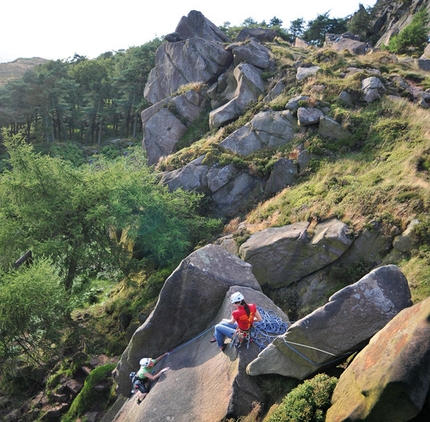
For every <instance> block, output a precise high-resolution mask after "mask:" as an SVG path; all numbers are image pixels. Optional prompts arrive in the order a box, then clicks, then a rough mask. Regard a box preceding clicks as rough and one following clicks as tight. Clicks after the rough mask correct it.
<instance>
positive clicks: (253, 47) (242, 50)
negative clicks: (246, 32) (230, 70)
mask: <svg viewBox="0 0 430 422" xmlns="http://www.w3.org/2000/svg"><path fill="white" fill-rule="evenodd" d="M226 50H229V51H231V52H232V53H233V64H234V65H235V66H237V65H238V64H239V63H242V62H246V63H249V64H252V65H253V66H256V67H259V68H260V69H267V68H268V67H269V66H270V65H271V63H272V61H271V52H270V50H269V49H268V48H267V47H265V46H264V45H262V44H260V43H258V42H257V41H255V40H251V41H249V42H248V43H245V44H242V43H238V44H232V45H231V46H228V47H226Z"/></svg>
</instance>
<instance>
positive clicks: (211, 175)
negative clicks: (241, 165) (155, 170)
mask: <svg viewBox="0 0 430 422" xmlns="http://www.w3.org/2000/svg"><path fill="white" fill-rule="evenodd" d="M204 159H205V156H201V157H199V158H197V159H195V160H193V161H191V162H190V163H188V164H187V165H185V166H184V167H182V168H180V169H177V170H172V171H170V172H165V173H163V174H162V176H161V179H160V183H161V184H165V185H167V186H168V187H169V189H170V190H171V191H173V190H176V189H179V188H182V189H185V190H189V191H195V192H201V193H205V194H207V195H210V199H211V201H212V213H213V214H214V215H216V216H217V217H233V216H235V215H237V214H238V213H239V212H244V211H247V210H248V207H249V204H250V203H253V202H254V201H255V200H256V199H258V198H259V197H260V195H261V192H262V191H263V186H264V181H263V180H261V179H259V178H258V177H255V176H252V175H250V174H248V173H247V172H246V171H244V170H239V169H238V168H237V167H235V166H234V165H233V164H227V165H226V166H220V165H219V164H214V165H213V166H212V167H208V165H206V164H204V163H205V161H204Z"/></svg>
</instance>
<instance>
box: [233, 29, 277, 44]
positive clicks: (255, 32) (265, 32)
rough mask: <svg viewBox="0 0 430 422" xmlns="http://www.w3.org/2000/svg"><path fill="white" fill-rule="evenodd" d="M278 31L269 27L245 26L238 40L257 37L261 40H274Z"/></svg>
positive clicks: (238, 35)
mask: <svg viewBox="0 0 430 422" xmlns="http://www.w3.org/2000/svg"><path fill="white" fill-rule="evenodd" d="M277 35H278V32H277V31H276V30H274V29H267V28H243V29H241V31H240V32H239V34H237V37H236V41H246V40H248V39H250V38H255V39H257V40H258V41H261V42H272V41H273V40H274V39H275V37H276V36H277Z"/></svg>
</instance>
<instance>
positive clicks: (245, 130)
mask: <svg viewBox="0 0 430 422" xmlns="http://www.w3.org/2000/svg"><path fill="white" fill-rule="evenodd" d="M296 131H297V122H296V119H295V118H294V117H293V116H292V115H291V113H290V112H289V111H261V112H259V113H258V114H257V115H256V116H255V117H254V118H253V119H252V120H251V121H250V122H249V123H247V124H246V125H245V126H242V127H241V128H239V129H237V130H236V131H234V132H233V133H232V134H231V135H229V136H227V138H225V139H224V140H223V141H222V142H221V143H220V146H221V147H223V148H225V149H226V150H228V151H231V152H233V153H235V154H238V155H241V156H246V155H249V154H253V153H254V152H256V151H258V150H260V149H263V148H267V147H275V148H276V147H280V146H283V145H286V144H287V143H288V142H290V141H291V140H292V139H293V137H294V134H295V133H296Z"/></svg>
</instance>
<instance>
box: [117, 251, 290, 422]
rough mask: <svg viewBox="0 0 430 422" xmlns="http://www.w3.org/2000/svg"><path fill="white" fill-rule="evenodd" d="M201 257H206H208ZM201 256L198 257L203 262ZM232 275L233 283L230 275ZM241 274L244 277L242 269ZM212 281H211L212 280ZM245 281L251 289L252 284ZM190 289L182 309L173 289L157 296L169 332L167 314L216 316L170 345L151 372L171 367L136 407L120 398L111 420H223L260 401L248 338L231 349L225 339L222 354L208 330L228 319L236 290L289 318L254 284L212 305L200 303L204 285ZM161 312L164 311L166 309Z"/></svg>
mask: <svg viewBox="0 0 430 422" xmlns="http://www.w3.org/2000/svg"><path fill="white" fill-rule="evenodd" d="M206 258H208V259H209V260H210V258H209V257H206ZM206 258H204V257H202V261H204V260H205V259H206ZM192 260H193V262H195V258H193V259H192ZM225 264H226V262H225V260H224V259H220V260H218V262H212V263H211V265H210V268H208V271H214V272H215V274H216V273H220V275H221V274H222V273H225V270H226V269H225V268H224V265H225ZM230 268H231V266H230ZM245 268H246V267H245ZM215 274H213V275H212V276H215ZM232 276H233V278H234V279H235V280H236V281H238V279H237V277H235V274H234V273H233V275H232ZM236 276H237V273H236ZM244 276H245V277H246V271H245V272H244ZM184 281H187V279H186V278H184ZM214 281H216V279H215V278H214ZM250 284H253V285H254V287H256V286H255V283H250ZM193 289H194V290H188V295H189V299H190V303H189V304H188V310H185V309H184V307H183V303H182V301H181V300H178V296H177V293H176V291H170V295H171V298H170V299H169V303H167V304H163V303H161V302H164V301H165V300H166V299H167V298H166V294H164V295H163V296H160V301H159V303H158V305H157V307H163V308H167V307H168V308H169V309H170V313H167V316H168V318H165V319H168V320H169V321H170V325H172V326H171V330H172V333H173V335H175V325H176V323H177V322H178V319H174V318H172V317H171V315H172V314H175V312H180V313H181V314H184V316H183V317H184V318H186V314H187V313H193V314H194V319H195V321H202V320H203V319H205V318H204V317H205V316H206V314H211V315H215V317H214V318H213V319H212V321H210V322H209V324H207V325H205V326H204V330H202V332H201V333H199V334H197V335H196V336H195V337H193V338H191V339H189V340H188V341H186V342H185V343H182V344H180V345H179V346H177V347H176V348H174V349H173V350H172V351H171V353H170V355H169V356H168V357H167V358H166V359H164V360H163V361H162V362H160V364H159V365H158V367H156V372H158V370H159V369H161V367H166V366H168V367H169V368H170V371H169V372H167V373H166V375H163V376H162V377H161V378H160V379H159V380H158V381H156V382H155V383H153V385H152V388H151V391H150V393H149V394H148V396H147V397H146V398H145V400H144V401H143V403H142V404H141V405H137V402H136V399H135V398H134V397H132V398H130V400H128V401H127V402H125V403H123V402H122V401H121V403H123V404H122V407H121V409H120V410H119V411H117V413H116V416H115V417H114V418H113V419H111V420H112V421H116V422H120V421H127V422H140V421H142V422H143V421H148V420H151V421H153V422H157V421H160V422H161V421H165V420H166V419H169V418H170V419H172V420H173V419H174V420H175V421H183V422H187V421H189V420H194V421H197V422H207V421H211V420H223V419H224V418H226V417H233V416H235V417H238V416H242V415H247V414H248V413H249V412H250V411H251V410H252V403H253V402H262V401H263V400H264V395H263V393H262V391H261V388H260V386H259V385H258V384H257V380H256V379H255V378H253V377H250V376H249V375H247V374H246V370H245V368H246V366H247V365H248V364H249V362H251V361H252V360H253V359H255V357H256V356H257V355H258V352H259V347H258V346H257V344H255V343H252V342H251V343H250V345H249V348H248V347H246V344H245V343H243V344H242V345H241V347H240V348H236V347H234V346H233V347H231V344H230V343H228V342H229V340H228V341H227V348H226V350H225V351H224V352H223V353H221V352H220V351H219V349H218V347H217V346H216V344H213V343H210V342H209V339H210V337H211V336H212V331H213V330H212V328H213V326H214V325H215V324H216V323H217V322H219V321H220V320H221V319H222V318H228V317H229V316H230V315H231V311H232V309H231V304H230V296H231V294H232V293H234V292H235V291H240V292H241V293H242V294H243V295H244V296H245V298H246V300H247V301H248V302H249V303H256V304H258V306H260V307H261V308H263V309H265V310H267V311H270V312H274V313H276V314H277V315H278V317H279V318H281V319H282V320H283V321H285V322H286V323H287V322H288V317H287V316H286V315H285V314H284V313H283V312H282V311H281V310H280V309H279V308H278V307H277V306H275V305H274V303H273V302H272V301H271V300H270V299H268V298H267V297H266V296H265V295H264V294H263V293H262V292H261V291H260V290H259V289H258V286H257V289H255V288H252V287H245V286H243V285H242V286H232V287H230V288H229V289H228V290H225V292H224V295H223V301H222V304H219V306H218V307H217V306H213V307H211V306H212V303H211V302H210V301H208V302H204V301H202V300H203V298H202V297H201V294H200V293H199V292H198V290H199V289H203V290H207V287H206V288H205V287H204V286H203V285H198V286H194V287H193ZM173 302H175V303H173ZM199 302H200V303H201V305H202V306H204V307H205V311H202V309H201V306H200V305H199ZM164 310H165V311H166V309H164ZM166 312H167V311H166ZM214 312H215V314H214ZM171 318H172V319H171ZM173 321H174V322H173ZM154 323H155V321H152V323H151V324H154ZM148 329H149V330H151V328H149V327H148V326H147V325H146V324H145V325H144V326H143V327H142V330H148ZM154 329H155V327H154ZM160 332H163V328H162V327H161V328H159V329H157V331H156V333H153V335H154V336H155V335H156V334H158V336H160ZM135 341H136V339H133V340H132V343H133V342H135ZM154 341H156V340H154ZM158 341H160V340H158ZM139 352H140V353H141V355H142V353H146V355H148V349H147V346H146V345H145V344H142V345H141V347H139ZM141 355H140V356H141ZM123 358H124V355H123ZM120 370H121V369H120ZM124 383H125V389H124V393H129V391H128V390H127V387H129V386H130V382H129V381H128V380H124ZM178 385H179V386H180V394H179V393H178V388H179V387H178ZM175 391H176V392H177V393H178V394H176V393H175ZM160 409H161V410H160Z"/></svg>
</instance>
